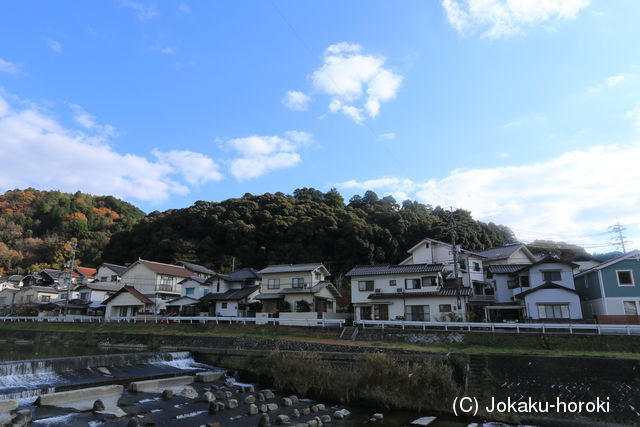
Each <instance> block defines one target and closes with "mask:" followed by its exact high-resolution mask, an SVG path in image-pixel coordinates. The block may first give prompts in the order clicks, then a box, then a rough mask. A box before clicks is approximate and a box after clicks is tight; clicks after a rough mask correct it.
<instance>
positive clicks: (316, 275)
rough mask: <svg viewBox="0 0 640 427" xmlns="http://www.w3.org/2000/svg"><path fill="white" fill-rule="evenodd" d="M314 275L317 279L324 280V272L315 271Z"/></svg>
mask: <svg viewBox="0 0 640 427" xmlns="http://www.w3.org/2000/svg"><path fill="white" fill-rule="evenodd" d="M313 277H315V279H316V280H322V274H320V273H318V272H317V271H316V272H315V273H313Z"/></svg>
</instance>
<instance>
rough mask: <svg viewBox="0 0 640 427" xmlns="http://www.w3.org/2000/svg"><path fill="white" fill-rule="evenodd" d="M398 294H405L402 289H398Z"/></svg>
mask: <svg viewBox="0 0 640 427" xmlns="http://www.w3.org/2000/svg"><path fill="white" fill-rule="evenodd" d="M396 292H397V293H399V294H401V293H403V292H404V289H402V288H398V289H396Z"/></svg>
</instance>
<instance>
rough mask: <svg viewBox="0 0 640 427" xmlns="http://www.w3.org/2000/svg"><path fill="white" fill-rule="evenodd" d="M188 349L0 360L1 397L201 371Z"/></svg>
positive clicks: (27, 396)
mask: <svg viewBox="0 0 640 427" xmlns="http://www.w3.org/2000/svg"><path fill="white" fill-rule="evenodd" d="M206 368H209V366H207V365H203V364H200V363H197V362H196V361H194V360H193V357H192V355H191V353H190V352H188V351H179V352H160V353H127V354H105V355H96V356H79V357H63V358H57V359H40V360H22V361H15V362H0V400H2V399H18V400H22V401H25V400H26V401H28V400H35V398H37V396H39V395H41V394H44V393H51V392H53V391H56V389H57V388H61V387H63V388H64V387H72V386H76V385H84V384H96V383H109V382H119V381H126V380H131V379H133V378H141V377H153V376H171V375H175V374H179V373H181V372H182V373H184V371H185V370H191V371H195V370H202V369H206Z"/></svg>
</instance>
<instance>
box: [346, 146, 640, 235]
mask: <svg viewBox="0 0 640 427" xmlns="http://www.w3.org/2000/svg"><path fill="white" fill-rule="evenodd" d="M638 164H640V143H638V142H635V143H630V144H627V145H617V144H612V145H602V146H594V147H591V148H588V149H584V150H576V151H571V152H568V153H565V154H563V155H560V156H558V157H556V158H552V159H550V160H547V161H544V162H540V163H531V164H524V165H519V166H508V167H499V168H487V169H469V170H454V171H452V172H451V173H450V174H449V175H448V176H446V177H444V178H440V179H436V178H434V179H430V180H428V181H423V182H416V181H414V180H410V179H406V178H400V177H383V178H380V179H370V180H365V181H356V180H351V181H347V182H343V183H339V184H337V186H338V187H339V188H343V189H357V190H374V191H378V192H380V193H381V194H391V195H393V194H399V193H404V194H406V195H408V196H409V197H411V198H415V199H418V200H420V201H423V202H425V203H430V204H432V205H434V206H435V205H441V206H450V205H453V206H456V207H460V208H464V209H468V210H470V211H471V212H472V213H473V214H474V215H475V216H476V217H479V218H480V219H483V220H485V221H494V222H497V223H502V224H506V225H508V226H512V227H513V228H514V229H524V230H538V231H539V232H541V233H545V232H546V233H549V234H550V235H558V234H560V235H561V234H565V235H566V234H569V233H572V234H577V233H588V232H592V231H593V230H601V229H606V227H607V226H608V225H610V224H611V222H612V221H615V218H616V217H620V218H625V220H626V221H628V222H629V223H639V222H640V212H639V211H638V209H637V207H638V206H639V205H640V195H639V194H638V192H637V189H636V187H635V186H634V185H625V183H626V184H629V183H636V182H640V168H638V167H637V165H638Z"/></svg>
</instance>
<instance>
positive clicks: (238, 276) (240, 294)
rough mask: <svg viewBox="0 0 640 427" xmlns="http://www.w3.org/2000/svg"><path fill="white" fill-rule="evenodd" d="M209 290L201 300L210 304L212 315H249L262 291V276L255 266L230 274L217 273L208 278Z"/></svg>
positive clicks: (210, 313)
mask: <svg viewBox="0 0 640 427" xmlns="http://www.w3.org/2000/svg"><path fill="white" fill-rule="evenodd" d="M207 284H208V285H209V291H208V292H206V293H205V294H204V295H203V296H202V297H200V301H202V302H204V303H206V304H208V307H209V315H210V316H233V317H246V316H249V315H250V314H253V313H250V312H251V310H250V305H251V304H253V303H256V302H257V301H256V300H255V297H256V296H257V295H258V293H259V292H260V276H258V273H257V272H256V270H254V269H253V268H242V269H240V270H236V271H233V272H231V273H229V274H216V275H215V276H213V277H210V278H209V279H207Z"/></svg>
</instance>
